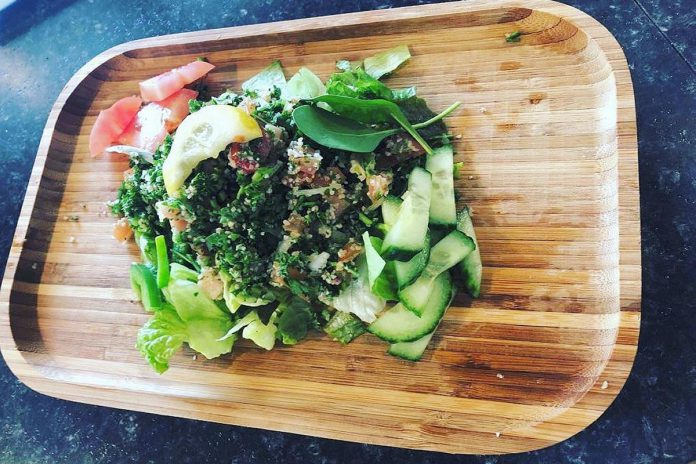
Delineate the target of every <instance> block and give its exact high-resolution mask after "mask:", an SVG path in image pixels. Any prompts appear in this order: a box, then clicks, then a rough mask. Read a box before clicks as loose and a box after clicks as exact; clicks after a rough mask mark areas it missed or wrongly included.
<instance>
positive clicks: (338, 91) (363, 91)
mask: <svg viewBox="0 0 696 464" xmlns="http://www.w3.org/2000/svg"><path fill="white" fill-rule="evenodd" d="M326 93H328V94H329V95H343V96H346V97H354V98H382V99H384V100H391V99H392V98H393V95H392V91H391V89H390V88H389V87H387V86H386V85H384V84H383V83H381V82H380V81H378V80H377V79H375V78H374V77H372V76H370V75H369V74H367V73H366V72H365V70H364V69H363V68H357V69H355V70H354V71H346V72H341V73H335V74H332V75H331V77H329V80H328V81H327V82H326Z"/></svg>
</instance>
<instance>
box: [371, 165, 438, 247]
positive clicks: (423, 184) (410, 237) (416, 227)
mask: <svg viewBox="0 0 696 464" xmlns="http://www.w3.org/2000/svg"><path fill="white" fill-rule="evenodd" d="M431 190H432V185H431V175H430V173H429V172H428V171H426V170H425V169H423V168H414V169H413V171H411V175H410V176H409V178H408V191H407V194H406V198H404V202H403V203H402V205H401V208H399V215H398V216H397V218H396V222H395V223H394V225H393V226H392V227H391V228H390V229H389V232H387V235H386V237H384V246H383V249H382V256H383V257H384V259H396V260H398V261H408V260H409V259H411V258H412V257H413V256H415V255H416V254H417V253H418V252H420V251H421V250H422V249H423V243H425V234H426V233H427V232H428V217H429V210H430V191H431Z"/></svg>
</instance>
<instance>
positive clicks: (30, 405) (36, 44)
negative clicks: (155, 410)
mask: <svg viewBox="0 0 696 464" xmlns="http://www.w3.org/2000/svg"><path fill="white" fill-rule="evenodd" d="M4 3H7V2H6V1H3V0H0V5H3V4H4ZM422 3H430V2H427V1H415V0H353V1H351V2H325V1H319V0H297V1H294V2H291V1H287V0H260V1H255V2H247V1H237V0H228V1H222V0H184V1H180V2H171V1H168V2H165V1H162V0H152V1H148V2H139V1H136V0H121V1H106V0H79V1H72V0H53V1H51V0H35V1H22V0H18V1H16V2H15V3H13V4H10V5H9V6H8V7H6V8H5V9H4V10H2V11H0V108H2V111H1V112H0V137H2V143H1V144H0V155H1V156H0V172H2V173H3V176H2V178H1V179H0V191H1V192H3V195H1V196H0V269H4V266H5V260H6V256H7V253H8V251H9V247H10V243H11V241H12V235H13V231H14V228H15V225H16V221H17V216H18V214H19V210H20V206H21V203H22V199H23V197H24V192H25V190H26V186H27V181H28V179H29V173H30V171H31V167H32V164H33V162H34V156H35V153H36V150H37V147H38V143H39V139H40V136H41V131H42V129H43V126H44V124H45V122H46V118H47V116H48V112H49V110H50V108H51V105H52V104H53V102H54V101H55V99H56V97H57V96H58V93H59V92H60V90H61V89H62V87H63V85H64V84H65V83H66V82H67V80H68V79H69V78H70V76H71V75H72V74H73V73H74V72H75V71H76V70H77V69H78V68H79V67H80V66H82V65H83V64H84V63H85V62H86V61H88V60H89V59H90V58H91V57H93V56H95V55H97V54H98V53H100V52H101V51H103V50H105V49H107V48H109V47H111V46H113V45H116V44H119V43H121V42H125V41H128V40H132V39H136V38H142V37H148V36H154V35H160V34H169V33H174V32H182V31H193V30H201V29H209V28H215V27H225V26H236V25H240V24H252V23H260V22H268V21H279V20H284V19H293V18H302V17H308V16H318V15H327V14H336V13H344V12H350V11H361V10H371V9H383V8H390V7H397V6H406V5H413V4H422ZM570 3H571V4H572V5H573V6H576V7H578V8H580V9H582V10H584V11H585V12H587V13H589V14H590V15H592V16H594V17H595V18H597V19H598V20H599V21H600V22H602V23H603V24H604V25H605V26H606V27H607V28H608V29H609V30H610V31H611V32H612V33H613V34H614V35H615V36H616V38H617V39H618V41H619V42H620V43H621V45H622V46H623V47H624V51H625V53H626V56H627V58H628V62H629V66H630V69H631V74H632V77H633V83H634V90H635V96H636V106H637V112H638V139H639V157H640V188H641V216H642V241H643V248H642V258H643V313H642V315H643V322H642V327H641V336H640V346H639V350H638V356H637V358H636V361H635V366H634V368H633V371H632V373H631V376H630V378H629V380H628V382H627V383H626V386H625V388H624V389H623V391H622V392H621V394H620V395H619V397H618V399H617V400H616V401H615V402H614V404H612V406H611V407H610V408H609V409H608V410H607V411H606V413H605V414H604V415H603V416H602V417H601V418H600V419H599V420H598V421H597V422H595V423H594V424H592V425H591V426H589V427H588V428H587V429H586V430H585V431H583V432H581V433H580V434H578V435H576V436H575V437H573V438H571V439H569V440H566V441H564V442H562V443H560V444H558V445H556V446H553V447H550V448H547V449H544V450H540V451H536V452H532V453H525V454H518V455H509V456H500V457H498V456H488V457H479V456H449V455H443V454H438V453H428V452H420V451H410V450H402V449H394V448H387V447H379V446H369V445H360V444H354V443H345V442H339V441H332V440H324V439H317V438H310V437H303V436H298V435H293V434H287V433H278V432H267V431H261V430H255V429H248V428H243V427H233V426H225V425H219V424H212V423H207V422H199V421H192V420H185V419H176V418H170V417H161V416H155V415H150V414H144V413H132V412H127V411H120V410H115V409H110V408H103V407H96V406H88V405H83V404H77V403H71V402H67V401H61V400H57V399H53V398H49V397H46V396H43V395H40V394H37V393H35V392H33V391H31V390H29V389H28V388H26V387H25V386H24V385H22V384H21V383H20V382H19V381H18V380H17V379H16V378H15V377H14V376H13V375H12V374H11V373H10V371H9V370H8V368H7V366H6V365H5V364H4V362H3V361H2V360H0V398H1V400H0V463H2V464H4V463H46V462H51V463H63V462H65V463H107V462H108V463H118V462H137V463H150V462H151V463H169V462H176V463H185V462H191V463H199V462H201V463H202V462H206V463H218V462H219V463H228V464H230V463H284V464H286V463H303V464H307V463H377V462H380V463H390V462H398V463H400V464H408V463H449V462H457V463H561V462H569V463H653V462H674V463H680V464H681V463H686V462H689V461H691V460H695V459H696V285H695V284H694V278H695V277H696V250H695V249H694V245H695V244H696V243H695V242H696V215H695V214H694V211H695V210H694V204H695V203H696V33H695V32H696V4H695V3H694V1H693V0H681V1H679V0H675V1H672V0H635V1H632V0H631V1H629V0H617V1H615V2H605V1H600V0H587V1H583V0H572V1H571V2H570Z"/></svg>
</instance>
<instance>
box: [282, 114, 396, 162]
mask: <svg viewBox="0 0 696 464" xmlns="http://www.w3.org/2000/svg"><path fill="white" fill-rule="evenodd" d="M292 118H293V120H294V121H295V124H296V125H297V128H298V129H299V130H300V131H301V132H302V133H303V134H305V135H306V136H307V137H309V138H310V139H312V140H314V141H315V142H317V143H318V144H320V145H323V146H325V147H329V148H336V149H339V150H346V151H352V152H356V153H370V152H372V151H374V149H375V148H377V145H379V144H380V142H381V141H382V140H384V138H386V137H388V136H390V135H392V134H395V133H396V132H398V130H397V129H387V130H376V129H373V128H371V127H369V126H365V125H363V124H360V123H359V122H357V121H355V120H353V119H348V118H345V117H343V116H339V115H337V114H336V113H332V112H331V111H326V110H325V109H322V108H318V107H316V106H310V105H303V106H298V107H297V108H295V110H294V111H293V112H292Z"/></svg>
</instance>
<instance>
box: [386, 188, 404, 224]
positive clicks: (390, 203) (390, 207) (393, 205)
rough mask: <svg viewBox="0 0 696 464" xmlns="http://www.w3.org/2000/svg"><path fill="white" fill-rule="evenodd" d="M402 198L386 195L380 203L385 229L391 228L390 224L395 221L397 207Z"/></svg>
mask: <svg viewBox="0 0 696 464" xmlns="http://www.w3.org/2000/svg"><path fill="white" fill-rule="evenodd" d="M402 203H403V200H402V199H401V198H399V197H395V196H394V195H387V196H386V198H385V199H384V202H383V203H382V220H383V221H384V225H386V226H387V229H391V226H393V225H394V223H395V222H396V218H397V217H399V209H400V208H401V204H402Z"/></svg>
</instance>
